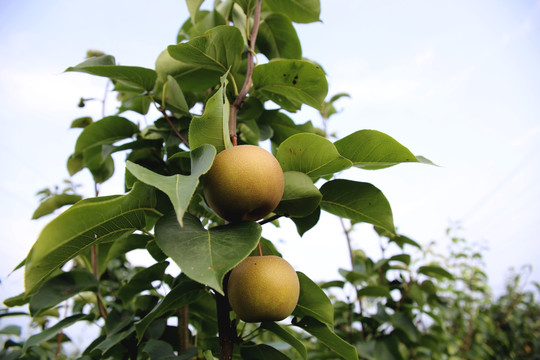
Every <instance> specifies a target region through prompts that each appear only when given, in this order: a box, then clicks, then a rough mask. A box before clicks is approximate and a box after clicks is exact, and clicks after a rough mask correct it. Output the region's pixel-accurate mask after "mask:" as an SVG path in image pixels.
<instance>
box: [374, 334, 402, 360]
mask: <svg viewBox="0 0 540 360" xmlns="http://www.w3.org/2000/svg"><path fill="white" fill-rule="evenodd" d="M373 354H374V357H375V359H377V360H403V356H402V355H401V353H400V351H399V341H398V339H397V338H396V336H395V335H394V334H390V335H385V336H380V337H379V338H377V339H376V340H375V348H374V349H373Z"/></svg>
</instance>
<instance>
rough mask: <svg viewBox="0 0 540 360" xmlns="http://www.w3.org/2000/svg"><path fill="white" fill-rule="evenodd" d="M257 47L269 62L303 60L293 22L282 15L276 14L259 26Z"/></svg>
mask: <svg viewBox="0 0 540 360" xmlns="http://www.w3.org/2000/svg"><path fill="white" fill-rule="evenodd" d="M257 46H258V48H259V51H260V52H261V53H263V54H264V55H266V57H267V58H268V59H269V60H271V59H274V58H283V59H301V58H302V46H301V44H300V40H299V39H298V34H297V33H296V30H295V28H294V26H293V24H292V23H291V20H289V19H288V18H287V17H286V16H285V15H282V14H276V13H274V14H270V15H268V16H267V17H265V18H264V20H263V21H262V22H261V24H260V26H259V35H258V36H257Z"/></svg>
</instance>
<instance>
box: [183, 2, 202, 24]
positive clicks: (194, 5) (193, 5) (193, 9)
mask: <svg viewBox="0 0 540 360" xmlns="http://www.w3.org/2000/svg"><path fill="white" fill-rule="evenodd" d="M203 2H204V0H186V4H187V7H188V10H189V15H190V16H191V19H192V20H193V21H195V15H196V14H197V11H199V8H200V7H201V4H202V3H203Z"/></svg>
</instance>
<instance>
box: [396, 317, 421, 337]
mask: <svg viewBox="0 0 540 360" xmlns="http://www.w3.org/2000/svg"><path fill="white" fill-rule="evenodd" d="M390 322H391V323H392V325H393V326H394V328H396V329H400V330H402V331H403V332H404V333H405V335H407V337H408V338H409V340H410V341H412V342H418V341H420V331H418V329H417V328H416V326H415V325H414V323H413V321H412V319H411V318H410V317H409V315H407V313H405V312H396V313H395V314H393V315H391V316H390Z"/></svg>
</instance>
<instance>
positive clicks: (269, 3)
mask: <svg viewBox="0 0 540 360" xmlns="http://www.w3.org/2000/svg"><path fill="white" fill-rule="evenodd" d="M263 4H264V5H265V6H266V7H268V8H269V9H270V10H271V11H272V12H277V13H281V14H284V15H286V16H288V17H289V18H290V19H291V20H292V21H294V22H297V23H304V24H307V23H312V22H316V21H319V16H320V14H321V4H320V1H319V0H266V1H263Z"/></svg>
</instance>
